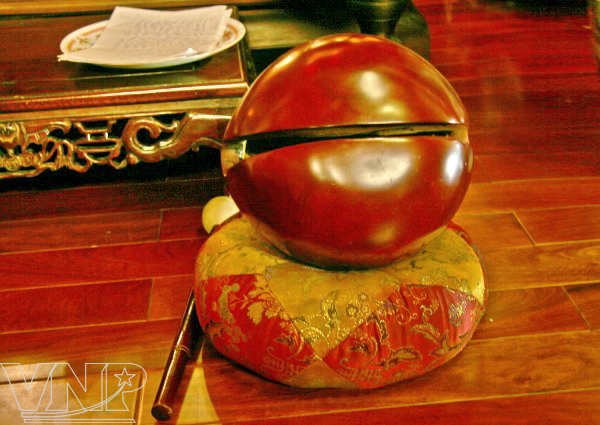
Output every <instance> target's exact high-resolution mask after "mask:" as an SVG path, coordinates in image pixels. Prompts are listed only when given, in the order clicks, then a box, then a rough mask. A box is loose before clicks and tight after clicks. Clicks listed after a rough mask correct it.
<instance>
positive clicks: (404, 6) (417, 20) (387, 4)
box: [347, 0, 430, 58]
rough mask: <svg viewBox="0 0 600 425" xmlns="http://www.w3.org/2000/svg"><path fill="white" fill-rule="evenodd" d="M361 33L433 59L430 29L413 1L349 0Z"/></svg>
mask: <svg viewBox="0 0 600 425" xmlns="http://www.w3.org/2000/svg"><path fill="white" fill-rule="evenodd" d="M347 2H348V6H349V7H350V10H351V11H352V13H353V15H354V17H355V18H356V20H357V22H358V25H359V27H360V30H361V32H363V33H366V34H375V35H379V36H382V37H387V38H389V39H392V40H395V41H397V42H399V43H401V44H403V45H405V46H407V47H409V48H411V49H412V50H414V51H415V52H417V53H419V54H420V55H421V56H423V57H425V58H429V51H430V38H429V28H428V26H427V22H426V21H425V18H424V17H423V15H422V14H421V13H420V12H419V10H418V9H417V8H416V7H415V5H414V4H413V3H412V0H347Z"/></svg>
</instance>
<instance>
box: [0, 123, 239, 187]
mask: <svg viewBox="0 0 600 425" xmlns="http://www.w3.org/2000/svg"><path fill="white" fill-rule="evenodd" d="M228 121H229V117H228V116H221V115H207V114H200V113H193V112H190V113H186V114H169V115H161V116H145V117H134V118H110V119H106V118H105V119H97V120H95V119H86V120H69V119H65V120H56V121H26V122H17V121H12V122H0V179H3V178H12V177H33V176H37V175H38V174H40V173H42V172H44V171H46V170H50V171H56V170H59V169H61V168H68V169H70V170H74V171H77V172H80V173H83V172H85V171H87V170H89V168H90V167H91V166H92V165H108V166H111V167H113V168H115V169H122V168H124V167H126V166H127V165H132V164H137V163H139V162H142V161H143V162H157V161H161V160H163V159H166V158H176V157H178V156H180V155H182V154H183V153H185V152H187V151H188V150H198V149H199V147H200V146H210V147H214V148H219V147H220V144H219V140H220V139H221V135H222V133H223V129H224V127H225V126H226V124H227V122H228Z"/></svg>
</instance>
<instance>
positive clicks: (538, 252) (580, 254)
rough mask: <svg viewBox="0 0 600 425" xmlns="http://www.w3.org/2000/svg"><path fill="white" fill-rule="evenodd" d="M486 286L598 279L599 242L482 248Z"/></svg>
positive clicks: (521, 286)
mask: <svg viewBox="0 0 600 425" xmlns="http://www.w3.org/2000/svg"><path fill="white" fill-rule="evenodd" d="M482 257H483V260H484V263H485V265H486V271H487V275H488V281H489V287H490V289H493V290H500V289H525V288H534V287H544V286H561V285H568V284H581V283H592V282H597V281H599V280H600V243H579V244H563V245H551V246H543V247H533V248H510V249H504V248H500V249H484V250H482Z"/></svg>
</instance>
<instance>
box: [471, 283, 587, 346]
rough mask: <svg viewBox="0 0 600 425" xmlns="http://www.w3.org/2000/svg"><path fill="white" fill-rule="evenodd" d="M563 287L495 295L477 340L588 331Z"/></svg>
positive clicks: (489, 297)
mask: <svg viewBox="0 0 600 425" xmlns="http://www.w3.org/2000/svg"><path fill="white" fill-rule="evenodd" d="M588 329H589V327H588V325H587V323H586V322H585V320H584V319H583V317H582V316H581V314H580V313H579V311H578V309H577V308H576V306H575V305H574V304H573V302H572V301H571V299H570V298H569V296H568V295H567V293H566V291H565V290H564V288H562V287H550V288H535V289H521V290H510V291H493V292H491V293H490V294H489V296H488V304H487V307H486V312H485V315H484V316H483V318H482V319H481V322H480V323H479V326H478V327H477V330H476V331H475V335H473V338H475V339H486V338H502V337H509V336H518V335H529V334H535V333H553V332H568V331H577V330H588Z"/></svg>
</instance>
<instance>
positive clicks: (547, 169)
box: [477, 151, 600, 181]
mask: <svg viewBox="0 0 600 425" xmlns="http://www.w3.org/2000/svg"><path fill="white" fill-rule="evenodd" d="M477 162H478V166H479V167H482V168H483V169H485V173H486V176H487V177H488V178H489V179H490V180H491V181H501V180H528V179H547V178H570V177H585V176H589V177H598V176H600V152H599V153H598V154H595V153H592V152H585V151H584V152H559V153H547V152H540V153H527V154H507V155H479V156H478V157H477Z"/></svg>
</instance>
